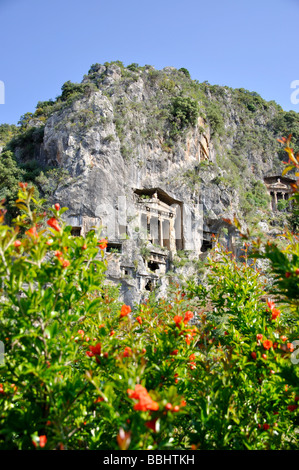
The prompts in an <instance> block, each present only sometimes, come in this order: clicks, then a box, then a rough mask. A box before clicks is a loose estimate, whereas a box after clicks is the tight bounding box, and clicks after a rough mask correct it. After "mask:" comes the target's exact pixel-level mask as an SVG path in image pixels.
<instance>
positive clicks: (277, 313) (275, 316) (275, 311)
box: [271, 308, 280, 320]
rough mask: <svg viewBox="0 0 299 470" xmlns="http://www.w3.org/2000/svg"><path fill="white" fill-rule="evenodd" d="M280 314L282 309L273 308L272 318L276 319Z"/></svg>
mask: <svg viewBox="0 0 299 470" xmlns="http://www.w3.org/2000/svg"><path fill="white" fill-rule="evenodd" d="M279 316H280V310H278V309H277V308H273V309H272V316H271V320H276V318H277V317H279Z"/></svg>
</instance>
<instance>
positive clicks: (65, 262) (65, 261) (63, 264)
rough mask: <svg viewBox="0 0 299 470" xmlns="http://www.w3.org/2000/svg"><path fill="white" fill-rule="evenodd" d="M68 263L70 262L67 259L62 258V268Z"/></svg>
mask: <svg viewBox="0 0 299 470" xmlns="http://www.w3.org/2000/svg"><path fill="white" fill-rule="evenodd" d="M70 264H71V263H70V262H69V261H68V260H67V259H64V260H62V267H63V268H67V267H68V266H69V265H70Z"/></svg>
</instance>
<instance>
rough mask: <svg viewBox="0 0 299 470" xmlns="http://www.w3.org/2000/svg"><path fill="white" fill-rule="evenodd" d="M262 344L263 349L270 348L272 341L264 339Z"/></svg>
mask: <svg viewBox="0 0 299 470" xmlns="http://www.w3.org/2000/svg"><path fill="white" fill-rule="evenodd" d="M263 346H264V348H265V349H270V348H272V346H273V343H272V341H271V340H270V339H266V340H265V341H264V342H263Z"/></svg>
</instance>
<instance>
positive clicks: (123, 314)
mask: <svg viewBox="0 0 299 470" xmlns="http://www.w3.org/2000/svg"><path fill="white" fill-rule="evenodd" d="M130 312H131V307H130V306H129V305H125V304H124V305H123V306H122V308H121V310H120V316H121V317H126V316H127V315H129V313H130Z"/></svg>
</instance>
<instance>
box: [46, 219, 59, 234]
mask: <svg viewBox="0 0 299 470" xmlns="http://www.w3.org/2000/svg"><path fill="white" fill-rule="evenodd" d="M47 224H48V225H49V227H51V228H53V229H54V230H56V232H61V227H60V226H59V224H58V221H57V220H56V219H55V218H54V217H52V218H51V219H49V220H48V221H47Z"/></svg>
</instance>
